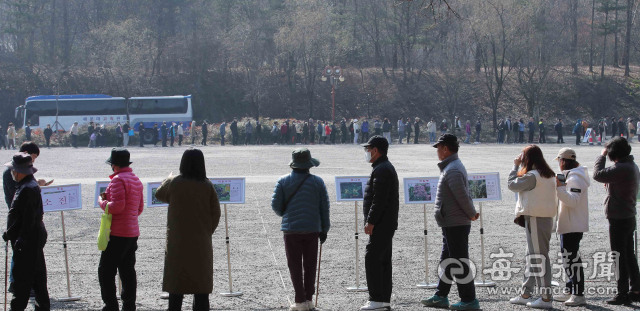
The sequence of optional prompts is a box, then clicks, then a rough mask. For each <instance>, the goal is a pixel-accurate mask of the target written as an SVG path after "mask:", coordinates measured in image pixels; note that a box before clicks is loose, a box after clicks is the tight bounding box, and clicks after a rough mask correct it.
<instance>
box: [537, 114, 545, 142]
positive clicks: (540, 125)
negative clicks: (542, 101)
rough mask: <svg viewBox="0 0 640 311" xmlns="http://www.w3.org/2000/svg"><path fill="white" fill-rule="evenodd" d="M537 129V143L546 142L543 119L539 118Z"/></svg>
mask: <svg viewBox="0 0 640 311" xmlns="http://www.w3.org/2000/svg"><path fill="white" fill-rule="evenodd" d="M538 131H539V133H540V137H538V144H546V143H547V138H546V132H547V129H546V128H545V125H544V119H540V123H538Z"/></svg>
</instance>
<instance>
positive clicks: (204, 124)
mask: <svg viewBox="0 0 640 311" xmlns="http://www.w3.org/2000/svg"><path fill="white" fill-rule="evenodd" d="M208 125H209V124H207V120H204V122H202V145H203V146H206V145H207V134H209V128H208Z"/></svg>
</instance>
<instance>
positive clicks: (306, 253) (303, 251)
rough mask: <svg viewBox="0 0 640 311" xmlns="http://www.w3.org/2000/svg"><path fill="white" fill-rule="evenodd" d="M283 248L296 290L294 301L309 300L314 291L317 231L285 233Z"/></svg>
mask: <svg viewBox="0 0 640 311" xmlns="http://www.w3.org/2000/svg"><path fill="white" fill-rule="evenodd" d="M284 250H285V252H286V253H287V265H288V266H289V274H291V283H292V284H293V289H294V290H295V292H296V297H295V302H297V303H302V302H305V301H311V299H313V294H314V292H315V282H316V263H317V262H318V233H317V232H316V233H305V234H296V233H293V234H285V235H284Z"/></svg>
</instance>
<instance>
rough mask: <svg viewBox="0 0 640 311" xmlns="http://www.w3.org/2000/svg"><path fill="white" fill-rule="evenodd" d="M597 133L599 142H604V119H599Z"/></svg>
mask: <svg viewBox="0 0 640 311" xmlns="http://www.w3.org/2000/svg"><path fill="white" fill-rule="evenodd" d="M598 135H600V142H604V139H605V135H606V134H605V124H604V120H600V122H598Z"/></svg>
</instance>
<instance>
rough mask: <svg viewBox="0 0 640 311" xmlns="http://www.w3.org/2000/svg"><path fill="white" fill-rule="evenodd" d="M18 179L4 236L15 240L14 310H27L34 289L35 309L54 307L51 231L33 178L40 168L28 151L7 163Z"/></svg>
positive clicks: (15, 178)
mask: <svg viewBox="0 0 640 311" xmlns="http://www.w3.org/2000/svg"><path fill="white" fill-rule="evenodd" d="M5 166H6V167H8V168H9V169H10V170H11V175H12V179H13V180H14V181H16V182H17V185H16V191H15V195H14V198H13V201H12V203H11V208H10V209H9V214H8V215H7V230H6V231H5V232H4V233H3V234H2V239H3V240H4V241H5V242H7V241H11V248H12V249H13V262H14V266H13V268H12V269H11V272H12V274H13V277H14V282H13V287H14V288H13V298H12V299H11V310H16V311H17V310H24V309H26V308H27V304H28V303H29V294H30V291H31V288H32V287H33V290H34V292H35V296H36V297H35V300H36V303H35V310H36V311H40V310H43V311H48V310H50V309H51V305H50V301H49V292H48V290H47V267H46V264H45V258H44V245H45V244H46V242H47V230H46V229H45V226H44V223H43V222H42V216H43V215H44V211H43V207H42V197H41V196H40V187H39V186H38V182H37V181H36V179H35V178H34V177H33V174H34V173H35V172H37V171H38V170H37V169H36V168H35V167H33V159H32V158H31V156H30V155H29V154H27V153H17V154H16V155H14V156H13V159H12V160H11V162H9V163H6V164H5Z"/></svg>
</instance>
